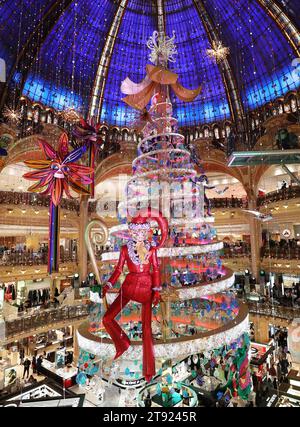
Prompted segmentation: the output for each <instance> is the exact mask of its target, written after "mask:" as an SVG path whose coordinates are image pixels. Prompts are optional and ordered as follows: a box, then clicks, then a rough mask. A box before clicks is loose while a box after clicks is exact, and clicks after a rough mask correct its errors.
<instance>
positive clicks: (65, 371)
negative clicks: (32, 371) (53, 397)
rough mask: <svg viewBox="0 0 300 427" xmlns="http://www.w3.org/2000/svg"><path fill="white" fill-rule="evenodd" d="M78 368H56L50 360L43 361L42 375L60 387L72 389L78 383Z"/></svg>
mask: <svg viewBox="0 0 300 427" xmlns="http://www.w3.org/2000/svg"><path fill="white" fill-rule="evenodd" d="M77 372H78V368H76V367H74V366H70V367H68V366H65V367H63V368H56V367H55V364H54V363H52V362H49V361H48V360H43V362H42V365H41V368H40V373H41V374H42V375H44V376H45V377H47V378H51V379H53V380H54V381H55V382H57V383H58V384H59V385H60V386H63V387H65V388H70V387H72V386H73V385H75V383H76V376H77Z"/></svg>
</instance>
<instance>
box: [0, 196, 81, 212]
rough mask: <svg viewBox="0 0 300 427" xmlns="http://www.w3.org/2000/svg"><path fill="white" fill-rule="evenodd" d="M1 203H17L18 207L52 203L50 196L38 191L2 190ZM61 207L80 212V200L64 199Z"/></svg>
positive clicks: (46, 205) (45, 205) (43, 205)
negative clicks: (18, 191)
mask: <svg viewBox="0 0 300 427" xmlns="http://www.w3.org/2000/svg"><path fill="white" fill-rule="evenodd" d="M0 205H17V206H18V207H21V206H22V205H23V206H32V207H46V208H48V207H49V205H50V197H49V196H41V195H40V194H36V193H17V192H14V191H0ZM60 206H61V208H62V209H65V210H68V211H75V212H79V202H78V200H70V199H63V200H62V202H61V205H60Z"/></svg>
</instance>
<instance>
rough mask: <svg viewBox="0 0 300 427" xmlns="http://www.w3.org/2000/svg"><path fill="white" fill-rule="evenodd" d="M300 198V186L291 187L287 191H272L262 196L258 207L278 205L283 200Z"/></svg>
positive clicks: (258, 201)
mask: <svg viewBox="0 0 300 427" xmlns="http://www.w3.org/2000/svg"><path fill="white" fill-rule="evenodd" d="M298 197H299V198H300V186H294V185H293V186H290V187H288V188H286V189H282V190H277V191H272V192H271V193H268V194H266V195H265V196H260V197H259V198H258V200H257V204H258V206H264V205H267V204H269V203H276V202H280V201H283V200H290V199H296V198H298Z"/></svg>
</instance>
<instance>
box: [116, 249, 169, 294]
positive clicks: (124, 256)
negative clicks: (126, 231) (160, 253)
mask: <svg viewBox="0 0 300 427" xmlns="http://www.w3.org/2000/svg"><path fill="white" fill-rule="evenodd" d="M148 261H149V262H148V264H143V270H141V267H140V264H135V263H134V262H133V261H132V260H131V258H130V256H129V253H128V247H127V245H124V246H122V248H121V252H120V257H119V261H118V264H117V265H116V267H115V270H114V272H113V274H112V275H111V277H110V279H109V280H108V282H110V283H111V284H112V285H115V283H116V282H117V280H118V278H119V277H120V275H121V273H122V272H123V269H124V265H125V262H126V263H127V267H128V270H129V274H130V273H135V274H147V273H148V274H149V275H151V277H152V288H159V287H160V286H161V283H160V273H159V263H158V259H157V250H156V248H151V249H150V256H149V259H148ZM151 267H152V271H151Z"/></svg>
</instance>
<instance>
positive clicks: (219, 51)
mask: <svg viewBox="0 0 300 427" xmlns="http://www.w3.org/2000/svg"><path fill="white" fill-rule="evenodd" d="M229 53H230V49H229V47H226V46H223V44H222V42H221V41H213V42H212V49H207V50H206V54H207V56H208V57H209V58H213V59H214V60H215V61H216V63H217V64H220V63H221V62H222V61H224V60H225V59H226V58H227V56H228V55H229Z"/></svg>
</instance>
